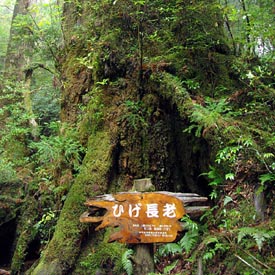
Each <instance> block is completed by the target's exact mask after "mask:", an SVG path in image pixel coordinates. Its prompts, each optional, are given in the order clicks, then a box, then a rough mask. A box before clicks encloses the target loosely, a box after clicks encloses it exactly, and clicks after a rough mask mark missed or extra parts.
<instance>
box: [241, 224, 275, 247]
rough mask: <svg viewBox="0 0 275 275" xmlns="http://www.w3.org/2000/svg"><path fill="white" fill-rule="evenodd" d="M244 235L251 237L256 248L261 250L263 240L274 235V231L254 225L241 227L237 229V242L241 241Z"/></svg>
mask: <svg viewBox="0 0 275 275" xmlns="http://www.w3.org/2000/svg"><path fill="white" fill-rule="evenodd" d="M245 237H252V238H253V239H254V240H255V242H256V244H257V247H258V249H259V250H261V249H262V248H263V244H264V242H266V241H267V240H269V239H271V238H274V237H275V231H274V230H264V229H260V228H256V227H242V228H240V229H239V233H238V243H241V241H242V240H243V239H244V238H245Z"/></svg>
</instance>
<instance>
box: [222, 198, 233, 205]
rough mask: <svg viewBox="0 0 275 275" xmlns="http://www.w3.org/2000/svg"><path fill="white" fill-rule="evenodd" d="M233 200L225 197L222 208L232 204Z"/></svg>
mask: <svg viewBox="0 0 275 275" xmlns="http://www.w3.org/2000/svg"><path fill="white" fill-rule="evenodd" d="M232 201H233V199H232V198H231V197H229V196H225V198H224V202H223V206H226V205H227V204H228V203H230V202H232Z"/></svg>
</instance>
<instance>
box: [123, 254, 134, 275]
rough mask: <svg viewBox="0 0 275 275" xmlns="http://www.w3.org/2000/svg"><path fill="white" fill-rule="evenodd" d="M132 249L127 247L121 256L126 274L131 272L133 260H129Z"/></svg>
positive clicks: (128, 274) (129, 274)
mask: <svg viewBox="0 0 275 275" xmlns="http://www.w3.org/2000/svg"><path fill="white" fill-rule="evenodd" d="M133 254H134V251H133V250H132V249H127V250H126V251H125V252H124V253H123V254H122V258H121V262H122V266H123V269H124V270H125V271H126V273H127V275H132V274H133V262H132V261H131V257H132V256H133Z"/></svg>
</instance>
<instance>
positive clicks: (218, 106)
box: [184, 98, 237, 137]
mask: <svg viewBox="0 0 275 275" xmlns="http://www.w3.org/2000/svg"><path fill="white" fill-rule="evenodd" d="M236 115H237V113H236V112H233V110H232V108H231V107H230V105H229V103H228V101H227V99H226V98H224V99H220V100H218V101H217V100H213V99H211V98H205V106H203V105H201V104H197V103H195V104H194V105H193V110H192V112H191V113H190V116H189V117H190V122H191V125H190V126H189V127H188V128H187V129H186V130H184V131H185V132H188V133H191V132H192V131H193V130H195V136H197V137H200V136H201V135H205V134H206V133H207V132H208V131H209V130H213V131H214V132H216V131H218V130H220V129H221V128H224V127H226V125H228V123H229V122H230V121H231V120H232V118H233V117H234V116H236Z"/></svg>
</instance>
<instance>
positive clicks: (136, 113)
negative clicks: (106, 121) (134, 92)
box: [121, 100, 148, 130]
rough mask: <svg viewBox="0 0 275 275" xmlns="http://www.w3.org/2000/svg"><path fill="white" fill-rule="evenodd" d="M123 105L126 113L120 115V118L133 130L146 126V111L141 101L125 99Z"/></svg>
mask: <svg viewBox="0 0 275 275" xmlns="http://www.w3.org/2000/svg"><path fill="white" fill-rule="evenodd" d="M124 106H125V107H126V113H125V114H124V115H123V116H122V118H121V119H122V120H125V121H127V124H128V125H129V126H130V127H132V128H134V129H135V130H137V129H142V128H147V126H148V124H147V121H146V117H147V112H146V109H145V107H144V104H143V102H142V101H137V102H135V101H131V100H126V101H125V103H124Z"/></svg>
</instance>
